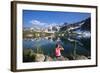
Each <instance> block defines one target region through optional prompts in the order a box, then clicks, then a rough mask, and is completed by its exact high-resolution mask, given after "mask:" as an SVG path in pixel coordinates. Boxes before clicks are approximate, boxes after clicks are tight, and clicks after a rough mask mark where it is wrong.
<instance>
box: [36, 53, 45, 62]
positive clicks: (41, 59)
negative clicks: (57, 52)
mask: <svg viewBox="0 0 100 73" xmlns="http://www.w3.org/2000/svg"><path fill="white" fill-rule="evenodd" d="M44 60H45V56H44V55H43V54H36V55H35V62H43V61H44Z"/></svg>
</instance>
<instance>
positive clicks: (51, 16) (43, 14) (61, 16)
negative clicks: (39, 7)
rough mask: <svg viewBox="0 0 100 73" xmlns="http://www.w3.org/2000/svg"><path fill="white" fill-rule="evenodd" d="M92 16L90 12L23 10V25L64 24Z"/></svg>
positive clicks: (45, 25) (44, 25)
mask: <svg viewBox="0 0 100 73" xmlns="http://www.w3.org/2000/svg"><path fill="white" fill-rule="evenodd" d="M90 16H91V14H90V13H82V12H81V13H80V12H58V11H36V10H23V26H24V27H34V26H42V27H47V26H50V25H62V24H63V23H65V22H66V23H69V24H70V23H75V22H79V21H82V20H84V19H86V18H88V17H90Z"/></svg>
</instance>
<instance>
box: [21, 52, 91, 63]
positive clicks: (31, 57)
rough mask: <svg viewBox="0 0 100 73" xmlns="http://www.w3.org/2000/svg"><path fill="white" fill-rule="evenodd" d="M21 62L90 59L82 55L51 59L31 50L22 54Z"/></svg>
mask: <svg viewBox="0 0 100 73" xmlns="http://www.w3.org/2000/svg"><path fill="white" fill-rule="evenodd" d="M23 55H24V56H23V62H46V61H67V60H87V59H90V57H86V56H84V55H78V54H77V55H76V56H70V57H65V56H60V57H55V56H54V57H51V56H48V55H44V54H43V53H34V52H33V51H32V50H27V53H25V52H24V53H23Z"/></svg>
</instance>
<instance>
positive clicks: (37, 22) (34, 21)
mask: <svg viewBox="0 0 100 73" xmlns="http://www.w3.org/2000/svg"><path fill="white" fill-rule="evenodd" d="M30 23H31V24H32V25H33V26H34V25H36V26H45V25H47V23H43V22H40V21H38V20H31V21H30Z"/></svg>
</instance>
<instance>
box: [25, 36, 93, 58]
mask: <svg viewBox="0 0 100 73" xmlns="http://www.w3.org/2000/svg"><path fill="white" fill-rule="evenodd" d="M57 43H59V44H61V45H62V47H63V48H64V51H61V54H62V56H67V57H69V56H71V55H73V56H74V55H75V54H78V55H84V56H86V57H90V56H91V44H90V43H91V38H90V37H81V36H80V35H78V36H62V37H57V36H56V37H55V36H47V37H38V38H24V39H23V49H32V50H33V51H36V50H38V49H36V48H40V49H41V50H42V51H43V53H44V55H49V56H51V57H54V56H55V53H54V52H55V46H56V44H57Z"/></svg>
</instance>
